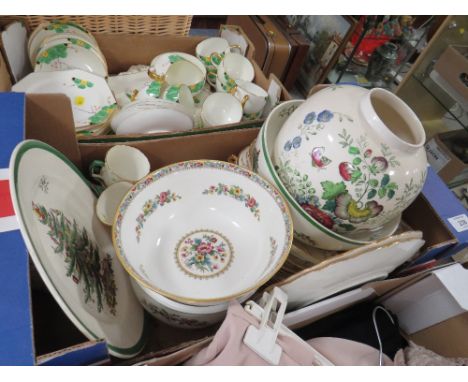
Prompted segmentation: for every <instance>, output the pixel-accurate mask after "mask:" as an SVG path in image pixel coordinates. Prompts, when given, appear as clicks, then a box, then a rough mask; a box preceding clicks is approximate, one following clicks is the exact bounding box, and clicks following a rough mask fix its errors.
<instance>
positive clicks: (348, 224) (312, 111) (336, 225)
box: [273, 85, 427, 238]
mask: <svg viewBox="0 0 468 382" xmlns="http://www.w3.org/2000/svg"><path fill="white" fill-rule="evenodd" d="M424 142H425V133H424V128H423V126H422V124H421V122H420V121H419V119H418V118H417V116H416V115H415V114H414V112H413V111H412V110H411V109H410V108H409V106H407V105H406V104H405V103H404V102H403V101H402V100H401V99H399V98H398V97H397V96H396V95H394V94H393V93H391V92H389V91H387V90H384V89H379V88H374V89H372V90H370V91H369V90H367V89H364V88H361V87H358V86H351V85H339V86H330V87H327V88H325V89H323V90H320V91H318V92H317V93H314V94H313V95H312V96H310V97H309V98H308V99H307V100H306V101H305V102H304V103H303V104H302V105H301V106H300V107H299V108H298V109H297V110H296V111H294V112H293V114H291V116H290V117H289V118H288V119H287V121H285V122H284V125H283V127H282V128H281V130H280V131H279V133H278V135H277V138H276V141H275V144H274V150H273V160H274V163H275V165H276V166H277V168H278V170H277V172H278V175H279V176H280V178H281V180H282V182H283V184H284V185H285V187H286V188H287V190H288V191H289V193H290V194H292V195H293V196H294V198H295V199H296V201H297V202H298V203H299V204H300V205H301V206H302V207H303V209H304V210H305V211H306V212H307V213H309V214H310V215H311V216H312V217H313V218H315V219H320V221H321V223H322V224H323V225H325V226H326V227H327V228H329V229H331V230H333V231H335V232H338V233H340V234H342V235H344V236H347V237H354V238H363V237H364V238H365V237H366V235H367V236H371V235H374V236H375V235H378V236H377V237H384V236H385V235H387V234H388V231H389V228H388V225H389V224H392V225H393V228H395V229H396V227H397V226H398V224H399V220H400V217H401V213H402V212H403V210H404V209H405V208H406V207H408V206H409V205H410V204H411V202H412V201H413V200H414V199H415V198H416V197H417V195H418V194H419V192H420V191H421V189H422V187H423V185H424V181H425V178H426V171H427V170H426V167H427V159H426V152H425V150H424ZM303 179H307V182H304V181H303ZM379 230H381V232H380V233H379ZM390 231H391V230H390Z"/></svg>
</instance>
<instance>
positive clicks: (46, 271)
mask: <svg viewBox="0 0 468 382" xmlns="http://www.w3.org/2000/svg"><path fill="white" fill-rule="evenodd" d="M10 191H11V197H12V200H13V206H14V209H15V213H16V216H17V218H18V221H19V224H20V229H21V234H22V235H23V238H24V241H25V243H26V246H27V248H28V251H29V254H30V256H31V259H32V261H33V262H34V265H35V267H36V269H37V271H38V272H39V274H40V276H41V278H42V280H43V281H44V283H45V285H46V286H47V288H48V289H49V291H50V293H51V294H52V296H53V297H54V298H55V300H56V301H57V303H58V304H59V306H60V307H61V308H62V310H63V311H64V313H65V314H66V315H67V317H68V318H69V319H70V320H71V322H73V324H75V326H76V327H77V328H78V329H79V330H80V331H81V332H82V333H83V335H84V336H86V337H87V338H88V339H89V340H100V339H103V338H104V339H105V340H106V342H107V344H108V348H109V352H110V353H111V354H112V355H114V356H117V357H120V358H129V357H132V356H134V355H136V354H138V353H139V352H140V351H141V350H142V349H143V346H144V344H145V341H146V335H147V334H146V333H144V314H143V309H142V308H141V306H140V304H139V303H138V301H137V300H136V298H135V296H134V294H133V292H132V289H131V286H130V281H129V278H128V275H127V274H126V272H125V270H124V269H123V268H122V267H121V265H120V263H119V261H118V260H117V259H116V258H115V254H114V249H113V248H112V242H111V238H110V236H109V232H108V230H107V228H106V227H105V226H104V225H102V224H101V222H100V221H99V220H98V218H97V216H96V214H95V211H94V206H95V204H96V196H95V195H94V193H93V192H92V190H91V188H90V187H89V185H88V183H87V181H86V180H85V178H84V177H83V176H82V175H81V173H80V172H79V170H78V169H77V168H76V167H75V166H74V165H73V164H72V163H71V162H70V161H69V160H68V159H67V158H66V157H65V156H64V155H62V154H61V153H60V152H58V151H57V150H55V149H54V148H52V147H51V146H49V145H46V144H45V143H42V142H39V141H34V140H28V141H24V142H22V143H20V144H19V145H18V146H17V147H16V148H15V150H14V152H13V154H12V156H11V160H10Z"/></svg>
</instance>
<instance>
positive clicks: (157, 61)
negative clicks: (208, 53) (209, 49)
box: [150, 52, 206, 99]
mask: <svg viewBox="0 0 468 382" xmlns="http://www.w3.org/2000/svg"><path fill="white" fill-rule="evenodd" d="M181 61H185V62H189V63H191V64H193V65H194V66H195V67H197V68H198V69H199V71H200V72H201V76H199V74H198V73H197V74H196V76H197V78H198V77H199V78H201V79H200V80H199V81H198V82H195V83H189V84H186V85H188V86H189V88H190V91H191V92H192V94H193V95H194V96H195V95H197V94H199V93H200V91H201V90H202V89H203V87H204V86H205V79H206V68H205V66H204V65H203V64H202V63H201V62H200V60H198V59H197V58H196V57H195V56H192V55H191V54H187V53H183V52H167V53H163V54H160V55H159V56H156V57H155V58H154V59H153V60H152V61H151V64H150V73H154V74H155V77H156V82H160V83H162V82H164V77H165V76H166V74H167V72H168V70H169V68H170V67H171V66H172V65H174V64H175V63H178V62H181ZM186 67H187V66H185V68H186ZM184 71H185V70H184ZM191 71H192V70H191ZM172 85H177V84H172ZM168 97H170V94H169V95H168ZM169 99H170V98H169Z"/></svg>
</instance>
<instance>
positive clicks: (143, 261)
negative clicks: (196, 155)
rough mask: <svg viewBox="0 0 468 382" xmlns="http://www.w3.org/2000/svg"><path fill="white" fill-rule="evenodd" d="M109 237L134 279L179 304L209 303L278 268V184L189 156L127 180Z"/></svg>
mask: <svg viewBox="0 0 468 382" xmlns="http://www.w3.org/2000/svg"><path fill="white" fill-rule="evenodd" d="M187 185H190V187H187ZM113 240H114V246H115V249H116V251H117V253H118V256H119V258H120V260H121V262H122V264H123V266H124V267H125V269H126V270H127V272H128V273H129V274H130V275H131V276H132V277H133V278H134V279H135V280H136V281H137V285H138V286H144V287H145V288H149V289H150V290H152V291H154V292H156V293H159V294H161V295H163V296H165V297H167V298H169V299H171V300H174V301H177V302H180V303H184V304H191V305H215V304H219V303H225V302H228V301H229V300H231V299H236V298H242V297H245V296H246V295H248V294H249V293H252V292H253V291H255V290H256V289H258V288H259V287H260V286H261V285H263V284H264V283H265V282H266V281H267V280H269V279H270V278H271V277H272V276H273V274H274V273H276V272H277V271H278V270H279V268H280V267H281V265H282V264H283V263H284V261H285V260H286V257H287V255H288V253H289V250H290V247H291V244H292V222H291V219H290V215H289V211H288V209H287V206H286V203H285V202H284V200H283V198H282V197H281V195H280V194H279V192H278V191H277V190H276V189H275V188H274V187H272V186H271V185H270V184H269V183H267V182H266V181H264V180H263V179H262V178H261V177H259V176H258V175H256V174H254V173H252V172H250V171H248V170H245V169H242V168H241V167H239V166H236V165H234V164H231V163H227V162H220V161H212V160H203V161H201V160H198V161H197V160H195V161H188V162H181V163H176V164H173V165H170V166H167V167H164V168H162V169H160V170H157V171H155V172H153V173H151V174H150V175H148V176H147V177H146V178H144V179H142V180H141V181H140V182H138V183H137V184H136V185H134V186H133V187H132V189H131V190H130V192H129V193H128V194H127V196H126V197H125V198H124V200H123V201H122V203H121V205H120V207H119V211H118V212H117V214H116V217H115V222H114V225H113Z"/></svg>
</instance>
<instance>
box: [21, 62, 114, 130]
mask: <svg viewBox="0 0 468 382" xmlns="http://www.w3.org/2000/svg"><path fill="white" fill-rule="evenodd" d="M12 91H14V92H24V93H62V94H65V95H66V96H67V97H68V98H70V101H71V105H72V111H73V119H74V122H75V128H80V127H84V126H90V125H100V124H102V123H104V122H105V121H106V120H107V119H108V118H109V116H110V115H111V113H112V112H113V111H115V110H116V108H117V104H116V102H115V98H114V96H113V94H112V92H111V91H110V89H109V86H108V85H107V82H106V81H105V80H104V78H102V77H99V76H96V75H94V74H91V73H88V72H85V71H83V70H78V69H75V70H65V71H61V72H38V73H31V74H29V75H28V76H26V77H25V78H23V79H22V80H21V81H20V82H18V83H17V84H15V85H13V87H12Z"/></svg>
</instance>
